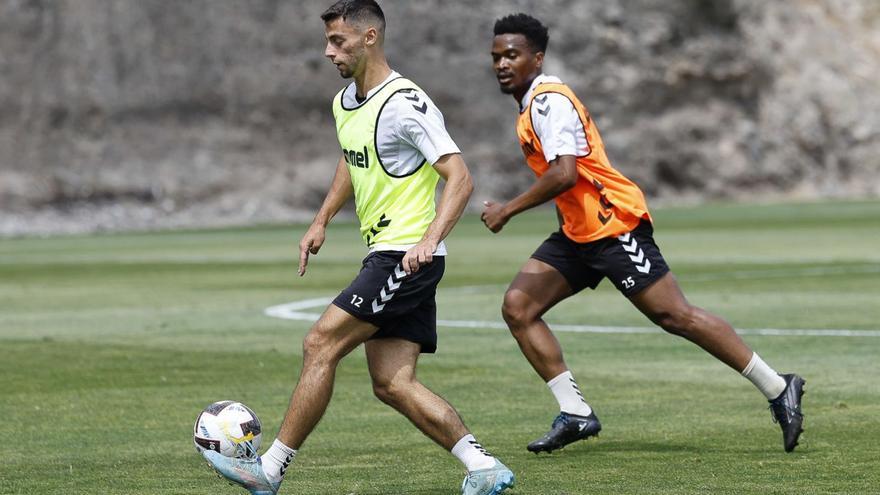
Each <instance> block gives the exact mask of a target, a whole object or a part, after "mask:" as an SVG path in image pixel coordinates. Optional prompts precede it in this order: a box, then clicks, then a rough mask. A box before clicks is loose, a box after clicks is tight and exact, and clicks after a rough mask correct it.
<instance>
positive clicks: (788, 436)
mask: <svg viewBox="0 0 880 495" xmlns="http://www.w3.org/2000/svg"><path fill="white" fill-rule="evenodd" d="M780 376H781V377H782V378H784V379H785V390H783V391H782V393H781V394H780V395H779V397H777V398H775V399H773V400H771V401H770V410H771V411H773V421H775V422H777V423H779V426H780V427H781V428H782V445H783V446H784V447H785V451H786V452H791V451H792V450H794V448H795V447H797V444H798V437H800V436H801V433H802V432H803V431H804V429H803V424H804V415H803V413H801V396H802V395H804V384H805V383H807V382H806V381H805V380H804V379H803V378H801V377H799V376H798V375H794V374H792V375H780Z"/></svg>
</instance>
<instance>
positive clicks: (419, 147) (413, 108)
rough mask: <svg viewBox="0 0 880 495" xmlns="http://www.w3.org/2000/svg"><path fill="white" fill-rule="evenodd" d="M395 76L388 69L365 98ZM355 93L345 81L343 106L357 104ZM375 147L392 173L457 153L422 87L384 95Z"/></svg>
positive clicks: (403, 247) (443, 251)
mask: <svg viewBox="0 0 880 495" xmlns="http://www.w3.org/2000/svg"><path fill="white" fill-rule="evenodd" d="M398 77H401V75H400V74H399V73H397V72H396V71H392V72H391V75H389V76H388V78H387V79H385V80H384V81H382V82H381V83H379V84H378V85H377V86H376V87H375V88H373V89H372V90H370V91H368V92H367V94H366V99H368V98H369V97H371V96H373V94H375V93H376V92H377V91H379V90H380V89H381V88H382V87H383V86H385V84H387V83H388V82H390V81H391V80H392V79H396V78H398ZM356 94H357V88H356V86H355V84H354V83H351V84H349V85H348V86H347V87H346V88H345V91H343V93H342V105H343V106H344V107H345V108H347V109H356V108H358V107H359V106H361V104H362V103H361V102H359V101H358V99H357V97H356ZM366 99H364V100H362V101H366ZM376 151H377V152H378V153H379V158H380V159H381V160H382V165H384V167H385V170H387V171H388V173H390V174H392V175H394V176H404V175H409V174H411V173H413V172H415V171H416V170H418V168H419V167H421V166H422V165H423V164H425V163H427V164H428V165H431V166H433V165H434V164H435V163H437V160H439V159H440V158H442V157H443V156H445V155H449V154H453V153H461V150H459V149H458V146H457V145H456V144H455V142H454V141H453V140H452V138H451V137H450V136H449V132H448V131H447V130H446V122H445V121H444V120H443V114H442V113H441V112H440V109H438V108H437V106H436V105H435V104H434V102H433V101H431V99H430V98H429V97H428V95H426V94H425V93H424V92H423V91H409V92H400V93H395V94H394V95H392V96H391V98H389V99H388V101H387V102H386V103H385V106H384V107H382V111H381V113H380V114H379V119H378V123H377V126H376ZM412 246H413V245H382V244H377V245H375V246H373V247H372V248H371V249H370V252H373V251H406V250H408V249H409V248H411V247H412ZM434 254H435V255H437V256H444V255H446V244H445V243H443V242H442V241H441V242H440V244H439V245H438V246H437V250H436V251H435V252H434Z"/></svg>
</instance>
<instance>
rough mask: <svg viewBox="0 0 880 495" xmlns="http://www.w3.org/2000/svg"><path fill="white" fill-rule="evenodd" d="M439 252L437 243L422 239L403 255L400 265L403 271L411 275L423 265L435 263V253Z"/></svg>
mask: <svg viewBox="0 0 880 495" xmlns="http://www.w3.org/2000/svg"><path fill="white" fill-rule="evenodd" d="M436 250H437V243H436V242H435V241H432V240H430V239H422V240H421V241H420V242H419V243H418V244H416V245H415V246H413V247H411V248H409V250H408V251H407V252H406V254H404V255H403V260H401V261H400V264H401V265H403V271H405V272H406V274H407V275H411V274H413V273H415V272H417V271H419V268H421V267H422V265H427V264H428V263H430V262H432V261H434V251H436Z"/></svg>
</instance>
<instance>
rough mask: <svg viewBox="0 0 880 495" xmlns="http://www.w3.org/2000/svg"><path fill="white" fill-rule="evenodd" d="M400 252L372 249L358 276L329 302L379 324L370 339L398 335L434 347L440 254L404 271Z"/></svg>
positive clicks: (432, 349)
mask: <svg viewBox="0 0 880 495" xmlns="http://www.w3.org/2000/svg"><path fill="white" fill-rule="evenodd" d="M403 255H404V253H403V252H398V251H376V252H373V253H370V254H369V255H368V256H367V257H366V258H364V261H363V266H362V267H361V271H360V273H358V276H357V277H356V278H355V279H354V280H353V281H352V282H351V285H349V286H348V287H347V288H346V289H345V290H343V291H342V293H340V294H339V295H338V296H337V297H336V299H334V300H333V304H335V305H336V306H338V307H339V308H341V309H343V310H345V311H346V312H347V313H349V314H351V315H352V316H354V317H355V318H357V319H359V320H362V321H366V322H368V323H372V324H373V325H376V326H377V327H379V330H378V331H377V332H376V333H375V334H373V336H372V337H370V338H371V339H382V338H400V339H404V340H408V341H410V342H415V343H416V344H419V345H420V346H421V352H424V353H433V352H435V351H436V350H437V304H436V302H435V300H434V296H435V295H436V294H437V284H438V283H439V282H440V279H441V278H443V272H444V270H445V269H446V259H445V257H444V256H434V260H433V261H432V262H431V263H428V264H427V265H423V266H422V267H421V268H420V269H419V271H417V272H415V273H412V274H410V275H407V274H406V272H404V271H403V267H402V266H401V264H400V261H401V260H402V259H403Z"/></svg>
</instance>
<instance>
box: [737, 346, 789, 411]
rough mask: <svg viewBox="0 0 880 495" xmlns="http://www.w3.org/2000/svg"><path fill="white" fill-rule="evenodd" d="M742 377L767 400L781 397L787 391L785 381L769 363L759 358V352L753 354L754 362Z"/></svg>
mask: <svg viewBox="0 0 880 495" xmlns="http://www.w3.org/2000/svg"><path fill="white" fill-rule="evenodd" d="M742 376H744V377H746V378H748V379H749V381H751V382H752V383H753V384H755V386H756V387H758V390H760V391H761V393H762V394H764V397H767V400H773V399H775V398H777V397H779V395H780V394H782V391H783V390H785V379H784V378H782V377H781V376H779V374H778V373H776V371H775V370H774V369H773V368H771V367H770V366H767V363H765V362H764V360H763V359H761V357H760V356H758V353H757V352H755V353H753V354H752V360H751V361H749V364H748V365H746V369H744V370H742Z"/></svg>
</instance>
